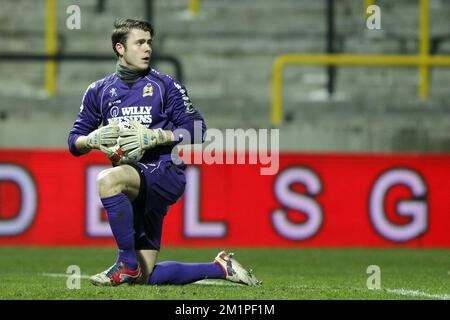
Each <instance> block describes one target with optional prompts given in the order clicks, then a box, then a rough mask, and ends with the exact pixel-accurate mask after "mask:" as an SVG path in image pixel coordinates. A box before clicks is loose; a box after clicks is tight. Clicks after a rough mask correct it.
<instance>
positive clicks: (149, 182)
mask: <svg viewBox="0 0 450 320" xmlns="http://www.w3.org/2000/svg"><path fill="white" fill-rule="evenodd" d="M131 166H132V167H133V168H135V169H136V170H137V171H138V173H139V176H140V177H141V186H140V189H139V195H138V197H137V198H136V199H135V200H134V201H133V209H134V230H135V248H136V250H145V249H153V250H158V251H159V249H160V247H161V236H162V227H163V220H164V217H165V216H166V214H167V212H168V211H169V208H170V206H171V205H173V204H174V203H175V202H177V200H178V199H179V198H180V197H181V196H182V195H183V193H184V188H185V185H186V177H185V174H184V168H185V166H184V165H183V166H177V165H175V164H173V163H172V162H171V161H164V160H159V161H156V162H154V163H140V162H138V163H134V164H131Z"/></svg>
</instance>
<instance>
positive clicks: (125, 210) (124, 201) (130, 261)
mask: <svg viewBox="0 0 450 320" xmlns="http://www.w3.org/2000/svg"><path fill="white" fill-rule="evenodd" d="M101 201H102V204H103V207H105V209H106V213H107V215H108V221H109V225H110V226H111V230H112V233H113V235H114V239H116V243H117V246H118V247H119V257H118V258H117V261H116V263H117V262H119V261H122V262H123V263H124V264H125V266H127V267H128V268H131V269H136V267H137V265H138V262H137V258H136V253H135V251H134V225H133V220H134V217H133V206H132V205H131V202H130V200H129V199H128V197H127V196H126V195H125V194H123V193H119V194H117V195H115V196H111V197H106V198H102V199H101Z"/></svg>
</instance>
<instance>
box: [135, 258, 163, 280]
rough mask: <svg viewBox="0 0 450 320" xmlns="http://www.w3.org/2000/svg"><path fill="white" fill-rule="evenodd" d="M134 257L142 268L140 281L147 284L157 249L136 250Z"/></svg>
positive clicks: (154, 262)
mask: <svg viewBox="0 0 450 320" xmlns="http://www.w3.org/2000/svg"><path fill="white" fill-rule="evenodd" d="M136 257H137V258H138V261H139V264H140V265H141V268H142V279H141V281H142V283H144V284H147V282H148V278H149V277H150V274H151V273H152V272H153V268H154V266H155V264H156V259H157V258H158V251H157V250H137V251H136Z"/></svg>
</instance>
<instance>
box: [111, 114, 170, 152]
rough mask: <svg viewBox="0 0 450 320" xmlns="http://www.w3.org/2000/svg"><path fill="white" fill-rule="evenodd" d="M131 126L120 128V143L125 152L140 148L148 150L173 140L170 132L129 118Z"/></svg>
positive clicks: (135, 150)
mask: <svg viewBox="0 0 450 320" xmlns="http://www.w3.org/2000/svg"><path fill="white" fill-rule="evenodd" d="M128 124H130V125H131V128H125V129H121V130H120V133H119V135H120V138H119V139H118V143H119V145H120V148H121V149H122V151H123V152H124V153H125V154H127V153H128V154H130V155H131V154H132V153H133V152H137V151H138V150H148V149H151V148H154V147H155V146H157V145H161V144H165V143H167V142H170V141H172V139H171V135H170V132H168V131H165V130H162V129H160V128H158V129H148V128H147V127H145V126H144V125H142V124H140V123H139V122H137V121H135V120H129V121H128Z"/></svg>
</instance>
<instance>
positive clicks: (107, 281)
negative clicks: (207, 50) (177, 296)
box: [68, 19, 259, 286]
mask: <svg viewBox="0 0 450 320" xmlns="http://www.w3.org/2000/svg"><path fill="white" fill-rule="evenodd" d="M114 27H115V29H114V31H113V34H112V37H111V40H112V46H113V50H114V52H115V54H116V55H117V57H118V63H117V65H116V72H115V73H113V74H112V75H109V76H107V77H105V78H103V79H101V80H98V81H96V82H94V83H92V84H91V85H90V86H89V88H88V89H87V90H86V93H85V94H84V97H83V101H82V105H81V108H80V112H79V114H78V117H77V119H76V121H75V123H74V125H73V127H72V129H71V130H70V133H69V138H68V144H69V149H70V152H71V153H72V154H74V155H75V156H80V155H82V154H85V153H87V152H89V151H90V150H92V149H99V150H101V151H103V152H104V153H105V154H106V155H107V156H108V157H109V158H110V159H111V152H110V150H111V148H110V147H111V145H114V144H116V143H119V144H120V147H121V149H122V150H123V151H124V152H125V153H129V154H139V153H142V152H143V156H142V158H141V159H140V160H139V161H138V162H134V163H130V164H123V165H116V166H114V167H113V168H110V169H106V170H104V171H102V172H100V174H99V176H98V178H97V188H98V194H99V196H100V199H101V201H102V204H103V206H104V207H105V209H106V213H107V216H108V221H109V224H110V226H111V230H112V233H113V236H114V239H115V240H116V243H117V246H118V248H119V254H118V257H117V259H116V261H115V263H114V264H113V265H112V266H111V267H110V268H108V269H107V270H105V271H103V272H101V273H99V274H96V275H94V276H92V277H91V278H90V281H91V282H92V283H93V284H95V285H105V286H115V285H119V284H122V283H135V282H140V283H146V284H152V285H154V284H185V283H191V282H194V281H197V280H200V279H204V278H210V279H227V280H231V281H234V282H239V283H243V284H247V285H257V284H259V281H258V280H256V278H255V277H254V276H253V275H252V274H251V273H250V272H248V271H247V270H245V269H244V268H243V267H242V266H241V265H240V264H239V263H238V262H237V261H236V260H234V259H233V258H232V254H229V253H227V252H224V251H222V252H220V253H219V254H218V255H217V257H216V258H215V259H214V261H213V262H212V263H180V262H175V261H166V262H162V263H158V264H155V263H156V259H157V255H158V252H159V250H160V242H161V235H162V226H163V220H164V217H165V215H166V214H167V212H168V210H169V208H170V206H171V205H173V204H174V203H175V202H176V201H177V200H178V199H179V198H180V197H181V196H182V195H183V193H184V188H185V184H186V181H185V174H184V170H185V165H184V164H182V165H175V164H174V163H173V162H172V160H171V150H172V147H173V146H174V145H175V144H176V143H177V142H178V141H176V139H175V138H174V134H173V131H174V130H176V129H178V128H181V129H184V130H187V131H188V132H189V133H190V136H191V137H194V132H193V131H194V122H200V123H201V125H200V127H201V128H202V137H203V135H204V133H205V131H206V126H205V122H204V120H203V117H202V116H201V114H200V113H199V112H198V111H197V110H196V109H195V108H194V107H193V105H192V103H191V102H190V99H189V97H188V95H187V92H186V89H185V87H184V86H182V85H181V84H180V83H179V82H178V81H177V80H176V79H173V78H172V77H170V76H167V75H163V74H160V73H159V72H157V71H156V70H154V69H152V68H150V57H151V51H152V49H151V43H152V37H153V29H152V26H151V25H150V24H149V23H148V22H145V21H138V20H132V19H127V20H119V21H116V23H115V24H114ZM121 121H129V123H131V124H133V129H129V130H128V131H127V130H124V129H123V128H122V129H119V125H118V122H121ZM100 125H103V126H102V127H101V128H98V127H99V126H100ZM119 137H120V139H118V138H119ZM118 141H119V142H118ZM193 142H194V141H191V143H193ZM195 142H197V143H198V142H200V143H201V142H202V141H195Z"/></svg>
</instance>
